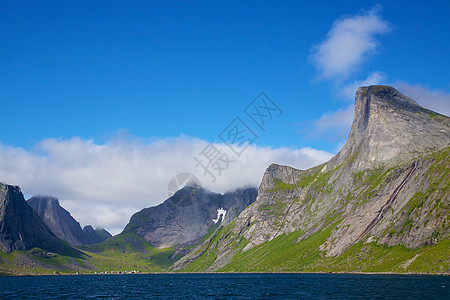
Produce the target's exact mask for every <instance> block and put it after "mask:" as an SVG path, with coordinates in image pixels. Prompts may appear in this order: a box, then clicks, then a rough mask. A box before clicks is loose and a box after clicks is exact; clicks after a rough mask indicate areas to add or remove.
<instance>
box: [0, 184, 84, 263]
mask: <svg viewBox="0 0 450 300" xmlns="http://www.w3.org/2000/svg"><path fill="white" fill-rule="evenodd" d="M34 247H38V248H41V249H43V250H46V251H50V252H54V253H59V254H66V255H72V256H79V255H80V254H81V252H79V251H77V250H75V249H73V248H71V247H70V246H69V245H68V244H67V243H65V242H63V241H61V240H60V239H58V238H57V237H56V236H55V235H54V234H53V233H52V232H51V231H50V230H49V228H48V227H47V226H46V225H45V224H44V222H42V220H41V219H40V218H39V216H38V215H37V214H36V212H34V210H33V209H32V208H31V207H30V206H29V205H28V204H27V202H26V201H25V199H24V197H23V194H22V192H21V190H20V188H19V187H18V186H11V185H5V184H2V183H0V250H1V251H3V252H6V253H9V252H12V251H14V250H29V249H32V248H34Z"/></svg>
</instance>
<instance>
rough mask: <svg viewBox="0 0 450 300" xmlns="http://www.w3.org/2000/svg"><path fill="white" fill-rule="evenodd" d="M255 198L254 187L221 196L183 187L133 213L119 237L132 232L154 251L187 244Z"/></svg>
mask: <svg viewBox="0 0 450 300" xmlns="http://www.w3.org/2000/svg"><path fill="white" fill-rule="evenodd" d="M256 196H257V189H256V188H249V189H240V190H237V191H235V192H231V193H226V194H224V195H221V194H217V193H213V192H210V191H208V190H205V189H203V188H201V187H199V186H185V187H184V188H182V189H181V190H179V191H177V192H176V193H175V194H174V195H173V196H172V197H170V198H169V199H167V200H166V201H164V203H162V204H160V205H158V206H155V207H150V208H144V209H143V210H141V211H140V212H138V213H135V214H134V215H133V216H132V217H131V219H130V223H129V224H128V225H127V226H126V227H125V229H124V231H123V234H127V233H135V234H137V235H139V236H140V237H142V238H143V239H144V240H146V241H147V242H148V243H150V244H151V245H152V246H155V247H158V248H169V247H174V246H175V247H180V246H186V245H191V244H194V243H196V242H198V241H199V240H200V239H201V238H202V237H204V236H205V235H206V234H207V233H208V230H209V229H210V228H211V227H213V226H215V225H216V226H218V225H226V224H228V223H230V222H231V221H232V220H233V219H234V218H235V217H237V216H238V215H239V213H240V212H241V211H242V210H243V209H244V208H246V207H247V206H249V205H250V204H252V203H253V202H254V201H255V199H256Z"/></svg>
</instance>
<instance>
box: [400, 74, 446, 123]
mask: <svg viewBox="0 0 450 300" xmlns="http://www.w3.org/2000/svg"><path fill="white" fill-rule="evenodd" d="M396 87H397V89H398V90H399V91H400V92H402V93H403V94H404V95H406V96H408V97H409V98H411V99H413V100H414V101H416V102H417V103H418V104H420V105H421V106H423V107H425V108H428V109H431V110H433V111H435V112H438V113H441V114H444V115H446V116H450V93H447V92H445V91H443V90H441V89H435V90H429V89H426V88H424V87H423V86H422V85H420V84H415V85H413V84H409V83H406V82H399V83H397V84H396Z"/></svg>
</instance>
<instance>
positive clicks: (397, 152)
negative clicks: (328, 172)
mask: <svg viewBox="0 0 450 300" xmlns="http://www.w3.org/2000/svg"><path fill="white" fill-rule="evenodd" d="M449 130H450V125H449V122H448V118H447V117H445V116H443V115H440V114H437V113H435V112H433V111H431V110H428V109H424V108H423V107H421V106H420V105H418V104H417V103H416V102H415V101H414V100H412V99H410V98H408V97H406V96H404V95H402V94H401V93H400V92H399V91H397V90H396V89H394V88H392V87H388V86H379V85H376V86H368V87H360V88H359V89H358V91H357V92H356V98H355V117H354V120H353V124H352V129H351V130H350V134H349V136H348V138H347V141H346V143H345V145H344V147H343V148H342V150H341V151H340V152H339V153H338V154H337V155H336V156H335V157H334V158H332V159H331V161H330V162H329V163H328V164H327V168H328V169H331V168H333V167H335V166H337V165H339V164H341V163H343V162H344V161H345V160H347V159H351V158H354V159H355V161H354V162H353V164H352V168H353V170H356V169H358V170H361V169H366V168H374V167H377V166H378V165H380V164H385V165H397V164H398V163H400V162H405V161H409V160H411V159H413V158H414V157H417V156H418V155H420V154H421V153H424V152H431V151H436V150H439V149H442V148H443V147H446V146H449V145H450V141H449Z"/></svg>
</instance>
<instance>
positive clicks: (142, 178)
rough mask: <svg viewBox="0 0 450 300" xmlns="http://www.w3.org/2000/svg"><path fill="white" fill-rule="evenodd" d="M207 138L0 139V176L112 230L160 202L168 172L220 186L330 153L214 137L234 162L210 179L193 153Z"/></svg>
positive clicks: (248, 182) (248, 181) (251, 180)
mask: <svg viewBox="0 0 450 300" xmlns="http://www.w3.org/2000/svg"><path fill="white" fill-rule="evenodd" d="M207 145H208V143H207V142H206V141H204V140H200V139H196V138H185V137H180V138H168V139H157V140H151V141H142V140H137V139H133V138H126V139H121V138H118V139H114V140H111V141H109V142H107V143H105V144H96V143H95V142H94V141H92V140H82V139H80V138H72V139H70V140H56V139H47V140H44V141H42V142H41V143H40V144H39V145H37V146H36V148H35V149H33V150H31V151H26V150H24V149H21V148H15V147H9V146H4V145H1V144H0V181H1V182H3V183H7V184H15V185H20V187H21V188H22V191H23V192H24V194H26V195H33V194H34V195H36V194H46V195H54V196H57V197H58V198H59V199H60V202H61V205H62V206H63V207H64V208H66V209H67V210H68V211H70V212H71V213H72V215H73V216H74V217H75V218H76V219H77V220H78V221H79V222H80V223H81V224H82V225H87V224H92V225H93V226H103V227H105V228H107V229H108V230H110V231H112V232H113V233H118V232H120V231H121V229H123V227H124V226H125V225H126V224H127V223H128V221H129V218H130V216H131V215H132V214H133V213H134V212H137V211H139V210H140V209H142V208H144V207H149V206H153V205H157V204H159V203H161V202H163V201H164V200H165V199H166V198H167V185H168V183H169V181H170V179H171V178H172V177H173V176H175V175H176V174H178V173H182V172H190V173H192V174H194V175H196V176H197V177H198V178H199V179H200V181H201V183H202V185H203V186H205V187H206V188H208V189H210V190H212V191H215V192H221V193H223V192H225V191H228V190H232V189H235V188H238V187H244V186H258V185H259V183H260V181H261V178H262V175H263V174H264V170H265V169H266V168H267V167H268V166H269V165H270V164H271V163H279V164H285V165H290V166H293V167H297V168H301V169H305V168H309V167H312V166H314V165H317V164H320V163H322V162H325V161H327V160H328V159H330V158H331V156H332V155H331V154H330V153H327V152H323V151H318V150H315V149H311V148H302V149H288V148H270V147H257V146H254V145H251V146H249V147H248V148H247V149H246V150H245V151H244V152H243V153H242V155H241V156H240V157H237V156H235V155H233V154H232V153H231V151H229V150H228V148H227V147H226V146H225V145H221V144H214V145H215V146H216V147H218V148H220V149H221V150H222V151H227V153H228V155H229V158H230V159H231V160H233V162H232V163H231V164H230V168H229V169H228V170H224V171H223V173H222V175H221V176H220V177H218V178H217V181H216V182H214V183H213V182H212V180H211V178H210V177H209V176H208V175H204V174H203V173H204V172H203V171H202V169H200V168H199V167H196V162H195V161H194V159H193V157H194V156H197V155H198V154H199V153H200V151H202V150H203V149H204V148H205V146H207Z"/></svg>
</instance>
